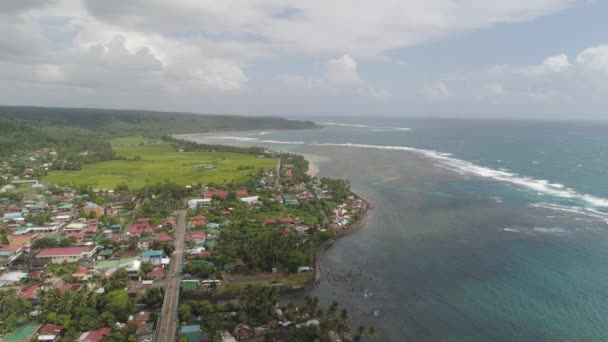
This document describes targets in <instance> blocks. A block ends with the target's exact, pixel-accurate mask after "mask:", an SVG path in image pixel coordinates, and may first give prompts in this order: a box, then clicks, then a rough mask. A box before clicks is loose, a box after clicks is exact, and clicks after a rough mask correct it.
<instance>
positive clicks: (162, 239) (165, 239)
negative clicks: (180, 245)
mask: <svg viewBox="0 0 608 342" xmlns="http://www.w3.org/2000/svg"><path fill="white" fill-rule="evenodd" d="M154 235H155V236H156V237H158V241H160V242H171V241H173V237H171V235H169V234H167V233H165V232H160V233H156V234H154Z"/></svg>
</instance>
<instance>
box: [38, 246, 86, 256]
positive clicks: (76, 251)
mask: <svg viewBox="0 0 608 342" xmlns="http://www.w3.org/2000/svg"><path fill="white" fill-rule="evenodd" d="M86 250H87V248H86V247H57V248H45V249H43V250H41V251H40V252H39V253H38V255H36V257H38V258H54V257H71V256H73V257H81V256H82V254H84V253H85V252H86Z"/></svg>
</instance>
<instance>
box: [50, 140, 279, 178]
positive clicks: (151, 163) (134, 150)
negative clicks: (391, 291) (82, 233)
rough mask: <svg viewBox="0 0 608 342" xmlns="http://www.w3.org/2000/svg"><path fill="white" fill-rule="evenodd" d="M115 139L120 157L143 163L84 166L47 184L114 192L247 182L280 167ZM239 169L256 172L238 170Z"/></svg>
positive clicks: (59, 174)
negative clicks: (167, 183) (167, 185)
mask: <svg viewBox="0 0 608 342" xmlns="http://www.w3.org/2000/svg"><path fill="white" fill-rule="evenodd" d="M120 139H121V140H113V141H112V143H113V144H139V143H144V144H143V145H128V146H116V145H115V146H113V149H114V151H115V152H116V154H117V155H118V156H124V157H126V158H129V159H133V158H134V157H135V156H139V157H140V158H141V160H137V161H134V160H112V161H105V162H100V163H93V164H87V165H84V166H83V168H82V170H79V171H51V172H49V174H48V176H46V177H44V178H43V181H44V182H46V183H49V184H59V185H67V186H76V185H90V186H92V187H93V188H95V189H114V188H115V187H116V186H117V185H119V184H123V183H124V184H127V185H128V186H129V187H130V188H141V187H143V186H145V185H148V184H154V183H157V182H162V181H164V180H168V181H172V182H175V183H177V184H180V185H188V184H192V183H193V182H194V183H201V184H208V183H216V184H225V183H230V182H232V183H241V182H245V181H246V180H247V179H248V178H249V176H248V175H250V174H252V173H254V172H255V170H259V169H269V168H275V167H276V160H274V159H270V158H258V157H256V156H254V155H251V154H241V153H214V152H176V151H175V150H174V149H173V147H172V146H171V145H169V144H168V143H150V144H146V142H147V141H146V140H145V138H140V137H128V138H120ZM239 166H248V167H254V168H255V170H252V169H247V170H237V168H238V167H239Z"/></svg>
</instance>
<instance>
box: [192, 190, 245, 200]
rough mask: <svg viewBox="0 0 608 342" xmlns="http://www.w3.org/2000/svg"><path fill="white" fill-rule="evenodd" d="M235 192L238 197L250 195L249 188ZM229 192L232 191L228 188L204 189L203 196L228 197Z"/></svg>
mask: <svg viewBox="0 0 608 342" xmlns="http://www.w3.org/2000/svg"><path fill="white" fill-rule="evenodd" d="M235 192H236V195H237V196H238V197H245V196H247V195H248V193H247V190H236V191H235ZM229 193H230V191H228V190H215V191H204V192H203V197H204V198H209V199H211V198H213V196H218V197H220V198H226V197H228V194H229Z"/></svg>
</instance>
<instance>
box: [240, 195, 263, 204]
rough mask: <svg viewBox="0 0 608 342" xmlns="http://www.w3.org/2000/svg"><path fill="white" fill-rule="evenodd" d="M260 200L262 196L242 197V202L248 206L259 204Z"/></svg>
mask: <svg viewBox="0 0 608 342" xmlns="http://www.w3.org/2000/svg"><path fill="white" fill-rule="evenodd" d="M259 199H260V196H247V197H241V201H242V202H245V203H247V204H254V203H256V202H258V200H259Z"/></svg>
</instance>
